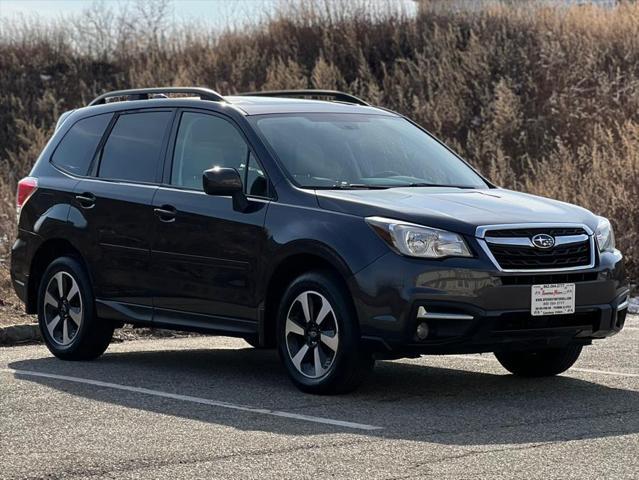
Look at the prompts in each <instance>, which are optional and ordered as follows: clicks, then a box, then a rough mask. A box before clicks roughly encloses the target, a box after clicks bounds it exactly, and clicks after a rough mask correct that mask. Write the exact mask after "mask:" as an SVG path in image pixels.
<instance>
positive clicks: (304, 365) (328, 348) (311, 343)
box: [284, 290, 339, 379]
mask: <svg viewBox="0 0 639 480" xmlns="http://www.w3.org/2000/svg"><path fill="white" fill-rule="evenodd" d="M284 335H285V338H286V348H287V351H288V355H289V358H290V359H291V362H292V363H293V365H294V366H295V368H296V369H297V371H298V372H300V373H301V374H302V375H304V376H306V377H308V378H313V379H317V378H321V377H323V376H324V375H326V374H327V373H328V372H329V370H330V369H331V366H332V365H333V363H334V361H335V356H336V354H337V349H338V347H339V327H338V325H337V318H336V317H335V312H334V310H333V307H332V306H331V304H330V302H329V301H328V300H327V299H326V297H324V296H323V295H322V294H320V293H318V292H315V291H311V290H308V291H305V292H302V293H300V294H299V295H298V296H297V297H296V298H295V300H293V302H292V303H291V306H290V308H289V310H288V314H287V315H286V326H285V332H284Z"/></svg>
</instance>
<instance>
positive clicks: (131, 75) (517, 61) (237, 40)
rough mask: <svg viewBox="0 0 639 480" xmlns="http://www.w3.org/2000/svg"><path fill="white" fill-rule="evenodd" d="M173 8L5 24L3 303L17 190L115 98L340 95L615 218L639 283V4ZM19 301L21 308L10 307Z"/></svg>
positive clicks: (503, 177)
mask: <svg viewBox="0 0 639 480" xmlns="http://www.w3.org/2000/svg"><path fill="white" fill-rule="evenodd" d="M166 6H167V4H166V1H165V0H154V1H146V2H143V3H135V4H132V5H131V7H130V9H129V10H128V11H126V12H122V11H120V12H119V13H118V12H115V11H113V10H109V9H108V8H105V7H104V6H102V7H100V6H96V7H95V8H92V9H91V10H89V11H87V12H86V13H85V14H84V15H83V16H81V17H73V18H66V19H65V20H64V21H60V22H57V23H53V24H50V23H49V24H43V23H39V22H35V21H29V20H23V21H21V22H17V23H16V22H13V23H10V22H7V21H4V22H3V23H2V24H1V25H0V27H1V30H0V259H2V261H3V264H4V265H5V266H4V267H0V272H3V273H2V274H1V275H0V278H1V283H0V299H9V295H10V294H9V282H8V277H7V274H6V264H7V262H8V251H9V247H10V244H11V241H12V240H11V239H12V237H13V235H14V229H15V206H14V191H15V186H16V182H17V180H18V179H20V178H21V177H23V176H25V175H26V174H27V173H28V172H29V170H30V168H31V166H32V165H33V162H34V161H35V159H36V158H37V156H38V154H39V152H40V150H41V149H42V148H43V146H44V144H45V143H46V141H47V139H48V138H49V136H50V135H51V133H52V131H53V128H54V125H55V122H56V120H57V118H58V116H59V115H60V113H61V112H63V111H65V110H68V109H72V108H78V107H81V106H83V105H86V104H87V103H88V102H89V101H90V100H91V99H92V98H93V97H95V96H97V95H98V94H99V93H101V92H103V91H105V90H113V89H121V88H130V87H141V86H157V85H182V86H186V85H201V86H208V87H211V88H213V89H215V90H218V91H220V92H222V93H234V92H241V91H247V90H260V89H280V88H328V89H339V90H344V91H348V92H351V93H353V94H355V95H358V96H360V97H362V98H364V99H366V100H368V101H370V102H371V103H374V104H377V105H382V106H385V107H388V108H391V109H393V110H397V111H399V112H401V113H402V114H406V115H409V116H410V117H412V118H414V119H416V120H417V121H418V122H419V123H420V124H422V125H424V126H425V127H426V128H428V129H429V130H430V131H432V132H433V133H435V134H436V135H437V136H439V137H440V138H442V139H443V140H444V141H445V142H447V143H448V144H449V145H451V146H453V147H454V148H455V149H456V150H457V152H459V153H460V154H461V155H462V156H463V157H465V158H466V159H468V161H470V162H471V163H472V164H473V165H475V166H476V167H477V168H478V169H479V170H480V171H482V172H483V173H484V174H485V175H487V176H488V177H489V178H490V179H491V180H492V181H493V182H494V183H496V184H498V185H500V186H503V187H506V188H512V189H517V190H523V191H527V192H531V193H535V194H538V195H543V196H548V197H553V198H558V199H561V200H564V201H567V202H574V203H577V204H579V205H582V206H584V207H586V208H588V209H591V210H592V211H594V212H595V213H597V214H601V215H604V216H607V217H609V218H610V219H611V220H612V222H613V224H614V227H615V232H616V235H617V245H618V248H620V249H621V250H622V251H623V252H624V254H625V255H626V259H627V268H628V271H629V273H630V275H631V277H632V278H633V279H635V281H636V280H637V279H639V246H638V244H639V5H637V4H636V3H633V2H620V5H619V6H616V7H614V8H603V7H600V6H586V5H584V6H571V7H565V6H562V7H556V6H555V7H552V6H543V5H539V4H534V3H528V2H522V1H520V2H504V3H502V4H500V5H495V4H492V5H490V4H488V3H485V4H482V6H481V8H470V9H464V8H462V9H455V8H446V7H442V2H436V1H431V2H429V1H425V2H424V5H423V8H421V9H420V10H419V13H418V15H417V16H415V15H408V14H407V13H406V12H402V11H398V10H397V9H395V8H393V7H392V2H389V3H383V4H382V3H381V2H379V1H374V0H370V1H364V0H362V1H355V0H351V1H348V2H347V1H343V2H339V1H334V0H330V1H329V0H324V1H307V2H304V3H298V2H294V1H292V2H288V3H287V4H286V5H284V7H283V8H282V10H280V11H279V12H278V13H276V14H273V15H270V16H269V17H268V18H266V19H264V20H263V21H261V22H259V24H257V25H252V26H250V27H246V26H243V27H240V26H238V27H236V28H229V30H227V31H225V32H222V33H212V32H211V31H210V29H206V28H202V26H201V25H196V24H192V23H191V24H179V25H175V24H169V23H167V20H166V18H167V16H166V15H165V10H166ZM5 301H7V300H5Z"/></svg>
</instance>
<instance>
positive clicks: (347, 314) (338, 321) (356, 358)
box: [277, 271, 374, 394]
mask: <svg viewBox="0 0 639 480" xmlns="http://www.w3.org/2000/svg"><path fill="white" fill-rule="evenodd" d="M277 339H278V350H279V354H280V357H281V358H282V361H283V362H284V365H285V366H286V369H287V371H288V373H289V375H290V377H291V379H292V380H293V383H294V384H295V385H296V386H297V387H298V388H299V389H300V390H302V391H304V392H308V393H317V394H333V393H344V392H348V391H351V390H354V389H355V388H356V387H357V386H358V385H359V384H360V383H361V381H362V380H363V379H364V378H365V374H366V373H367V372H368V371H370V369H371V368H372V366H373V363H374V361H373V357H372V355H371V354H370V353H369V352H367V351H366V350H364V349H363V347H362V345H361V342H360V335H359V328H358V322H357V317H356V315H355V312H354V308H353V306H352V304H351V302H350V299H349V298H348V296H347V295H346V293H345V287H344V286H343V285H342V282H340V280H339V279H338V278H337V277H335V276H334V275H333V274H331V273H330V272H323V271H317V272H309V273H306V274H304V275H302V276H300V277H298V278H297V279H296V280H295V281H293V283H291V285H290V286H289V287H288V289H287V290H286V292H285V293H284V296H283V297H282V301H281V304H280V308H279V312H278V331H277Z"/></svg>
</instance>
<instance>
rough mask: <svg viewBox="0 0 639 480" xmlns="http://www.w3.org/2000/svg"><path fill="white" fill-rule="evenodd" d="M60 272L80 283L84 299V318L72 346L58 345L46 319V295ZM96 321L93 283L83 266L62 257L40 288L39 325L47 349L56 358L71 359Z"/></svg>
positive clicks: (72, 259)
mask: <svg viewBox="0 0 639 480" xmlns="http://www.w3.org/2000/svg"><path fill="white" fill-rule="evenodd" d="M58 272H66V273H67V274H69V275H71V276H72V277H73V278H74V279H75V281H76V282H77V283H78V287H79V289H80V298H81V299H82V308H83V317H82V322H81V324H80V328H79V330H78V333H77V334H76V336H75V338H74V339H73V341H72V342H71V344H69V345H67V346H62V345H59V344H57V343H56V342H55V341H54V340H53V339H52V338H51V335H50V334H49V331H48V329H47V327H46V322H45V317H44V293H45V289H46V287H47V285H48V284H49V281H50V280H51V278H52V277H53V276H54V275H55V274H57V273H58ZM94 319H95V303H94V298H93V289H92V288H91V282H90V281H89V277H88V275H87V274H86V272H85V270H84V268H83V267H82V264H81V263H80V262H79V261H78V260H77V259H75V258H72V257H61V258H58V259H56V260H54V261H53V262H52V263H51V264H50V265H49V266H48V267H47V269H46V270H45V272H44V274H43V276H42V281H41V282H40V285H39V288H38V324H39V326H40V332H41V334H42V338H43V339H44V342H45V344H46V346H47V348H48V349H49V350H50V351H51V353H53V354H54V355H56V356H59V357H71V356H73V355H74V354H76V353H77V352H79V351H80V349H81V347H82V343H83V342H82V340H83V339H84V338H85V337H86V336H87V332H88V330H89V329H90V328H91V324H92V322H93V321H94Z"/></svg>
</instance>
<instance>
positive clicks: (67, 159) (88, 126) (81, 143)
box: [51, 113, 113, 175]
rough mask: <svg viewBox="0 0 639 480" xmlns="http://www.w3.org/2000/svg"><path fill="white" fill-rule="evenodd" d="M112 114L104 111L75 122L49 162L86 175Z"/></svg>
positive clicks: (63, 168)
mask: <svg viewBox="0 0 639 480" xmlns="http://www.w3.org/2000/svg"><path fill="white" fill-rule="evenodd" d="M112 116H113V114H111V113H105V114H103V115H95V116H93V117H89V118H83V119H82V120H79V121H78V122H76V123H75V124H74V125H73V126H72V127H71V129H70V130H69V131H68V132H67V133H66V134H65V135H64V138H63V139H62V141H61V142H60V144H59V145H58V147H57V148H56V149H55V152H54V153H53V156H52V157H51V162H52V163H53V164H54V165H55V166H57V167H59V168H61V169H62V170H64V171H66V172H69V173H72V174H75V175H86V174H87V173H88V170H89V165H90V164H91V160H93V156H94V155H95V151H96V150H97V148H98V143H100V140H101V139H102V135H104V131H105V130H106V128H107V126H108V125H109V122H110V121H111V117H112Z"/></svg>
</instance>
